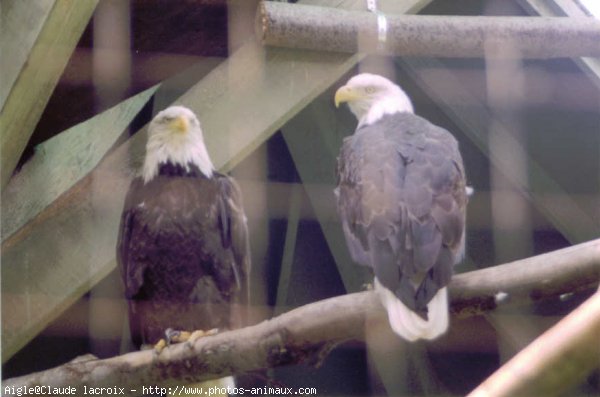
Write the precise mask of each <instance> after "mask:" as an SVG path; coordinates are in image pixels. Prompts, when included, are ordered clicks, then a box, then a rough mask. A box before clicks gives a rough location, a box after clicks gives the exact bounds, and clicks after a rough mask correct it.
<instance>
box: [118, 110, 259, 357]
mask: <svg viewBox="0 0 600 397" xmlns="http://www.w3.org/2000/svg"><path fill="white" fill-rule="evenodd" d="M117 261H118V263H119V266H120V269H121V274H122V279H123V283H124V285H125V296H126V298H127V300H128V302H129V320H130V328H131V336H132V340H133V342H134V344H135V345H136V346H137V347H140V345H142V344H156V343H158V342H159V341H160V340H161V339H162V337H163V335H164V333H165V331H166V330H167V329H169V328H171V329H175V330H196V329H204V330H209V329H214V328H219V329H227V328H236V327H239V326H241V321H242V319H243V317H244V313H243V308H242V305H244V304H246V303H247V298H248V285H247V282H248V277H247V276H248V272H249V269H250V252H249V243H248V232H247V227H246V217H245V215H244V211H243V207H242V196H241V193H240V189H239V187H238V185H237V184H236V182H235V181H234V180H233V179H232V178H230V177H228V176H226V175H222V174H219V173H218V172H216V171H215V169H214V167H213V164H212V162H211V160H210V157H209V156H208V152H207V150H206V146H205V145H204V138H203V135H202V130H201V128H200V122H199V121H198V119H197V118H196V116H195V115H194V113H193V112H192V111H191V110H189V109H187V108H184V107H181V106H173V107H169V108H167V109H165V110H163V111H161V112H160V113H158V114H157V115H156V117H155V118H154V119H153V120H152V122H151V123H150V126H149V128H148V143H147V146H146V157H145V160H144V166H143V172H142V175H141V176H140V177H137V178H135V179H134V180H133V181H132V183H131V185H130V188H129V192H128V193H127V196H126V199H125V205H124V209H123V214H122V217H121V226H120V232H119V238H118V244H117Z"/></svg>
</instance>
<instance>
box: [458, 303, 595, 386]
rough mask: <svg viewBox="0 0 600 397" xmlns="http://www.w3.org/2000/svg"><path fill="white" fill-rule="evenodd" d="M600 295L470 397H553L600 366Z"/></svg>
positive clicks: (523, 352)
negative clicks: (599, 338) (599, 337)
mask: <svg viewBox="0 0 600 397" xmlns="http://www.w3.org/2000/svg"><path fill="white" fill-rule="evenodd" d="M599 335H600V291H599V292H596V293H595V294H594V295H593V296H592V297H590V298H589V299H588V300H587V301H585V302H584V303H583V304H581V305H580V306H579V307H578V308H577V309H575V310H574V311H573V312H571V313H570V314H569V315H568V316H566V317H565V318H563V319H562V320H561V321H560V322H559V323H558V324H556V325H555V326H554V327H552V328H550V329H549V330H548V331H546V332H545V333H544V334H542V336H540V337H539V338H537V339H536V340H534V341H533V342H532V343H531V344H530V345H529V346H527V347H526V348H525V349H523V350H522V351H520V352H519V353H518V354H517V355H516V356H514V357H513V358H512V359H511V360H510V361H508V362H507V363H506V364H505V365H504V366H502V367H501V368H500V369H499V370H497V371H496V372H495V373H494V374H492V376H490V377H489V378H488V379H487V380H486V381H485V382H483V383H482V384H481V385H480V386H479V387H477V388H476V389H475V390H474V391H473V392H472V393H471V394H469V396H468V397H509V396H510V397H513V396H517V397H518V396H554V395H560V394H562V393H563V392H565V391H567V390H568V389H569V388H570V387H572V386H573V385H575V384H578V383H579V382H581V381H582V380H583V379H584V378H585V377H586V376H587V375H588V374H589V373H590V372H591V371H592V370H593V369H594V368H597V367H598V365H599V364H600V361H599V358H600V342H599V341H598V336H599Z"/></svg>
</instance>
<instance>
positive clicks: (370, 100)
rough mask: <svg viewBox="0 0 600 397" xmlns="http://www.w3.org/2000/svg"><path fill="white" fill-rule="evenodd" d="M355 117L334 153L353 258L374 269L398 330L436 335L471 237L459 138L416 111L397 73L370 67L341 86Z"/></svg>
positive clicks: (444, 323) (341, 97) (408, 335)
mask: <svg viewBox="0 0 600 397" xmlns="http://www.w3.org/2000/svg"><path fill="white" fill-rule="evenodd" d="M342 102H347V103H348V105H349V107H350V110H351V111H352V113H353V114H354V115H355V116H356V118H357V119H358V127H357V128H356V131H355V132H354V134H353V135H351V136H349V137H347V138H345V139H344V142H343V145H342V148H341V151H340V154H339V157H338V160H337V180H338V183H337V187H336V189H335V195H336V200H337V209H338V213H339V216H340V219H341V223H342V228H343V230H344V235H345V237H346V243H347V246H348V249H349V251H350V253H351V256H352V258H353V259H354V261H356V262H358V263H360V264H362V265H366V266H369V267H371V268H372V269H373V271H374V275H375V282H374V284H375V290H376V292H377V293H378V295H379V297H380V299H381V302H382V303H383V306H384V307H385V308H386V310H387V313H388V318H389V322H390V325H391V327H392V329H393V330H394V331H395V332H396V334H398V335H400V336H401V337H402V338H404V339H406V340H409V341H415V340H418V339H434V338H436V337H438V336H440V335H441V334H443V333H444V332H445V331H446V329H447V327H448V293H447V288H446V286H447V284H448V283H449V282H450V278H451V277H452V272H453V267H454V265H455V264H456V263H457V262H458V261H460V260H461V259H462V255H463V252H464V244H465V208H466V204H467V194H466V190H465V172H464V167H463V161H462V158H461V155H460V152H459V149H458V143H457V141H456V139H455V138H454V137H453V136H452V135H451V134H450V133H449V132H448V131H446V130H444V129H443V128H440V127H438V126H435V125H433V124H432V123H430V122H429V121H427V120H425V119H424V118H422V117H419V116H417V115H415V114H414V112H413V106H412V103H411V101H410V99H409V98H408V96H407V95H406V94H405V93H404V91H402V89H401V88H400V87H398V86H397V85H395V84H394V83H392V82H391V81H390V80H388V79H386V78H384V77H381V76H378V75H374V74H368V73H363V74H359V75H357V76H355V77H353V78H351V79H350V80H349V81H348V83H347V84H346V85H344V86H342V87H341V88H339V89H338V90H337V92H336V93H335V105H336V106H339V105H340V103H342Z"/></svg>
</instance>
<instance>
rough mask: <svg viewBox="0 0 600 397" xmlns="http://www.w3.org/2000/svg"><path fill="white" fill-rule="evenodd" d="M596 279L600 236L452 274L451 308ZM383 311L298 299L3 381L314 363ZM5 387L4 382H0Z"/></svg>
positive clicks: (357, 301) (183, 378)
mask: <svg viewBox="0 0 600 397" xmlns="http://www.w3.org/2000/svg"><path fill="white" fill-rule="evenodd" d="M599 280H600V239H599V240H594V241H590V242H587V243H583V244H579V245H577V246H573V247H570V248H566V249H562V250H558V251H555V252H552V253H549V254H544V255H540V256H537V257H532V258H528V259H524V260H520V261H516V262H513V263H510V264H506V265H501V266H496V267H494V268H490V269H485V270H478V271H473V272H469V273H465V274H461V275H458V276H456V277H455V278H454V279H453V280H452V282H451V284H450V296H451V302H452V308H451V311H452V313H453V314H454V315H460V316H469V315H474V314H477V313H482V312H484V311H486V310H493V309H494V308H495V307H496V303H495V301H494V299H493V297H494V296H495V295H496V294H497V293H498V292H506V293H507V294H508V295H509V296H511V295H512V296H511V299H509V300H508V304H516V303H524V302H531V300H534V301H536V300H541V299H549V298H552V297H556V296H557V295H560V294H563V293H568V292H574V291H581V290H585V289H590V288H593V287H595V286H597V284H598V281H599ZM367 314H369V315H370V316H372V315H373V314H377V315H379V316H380V317H381V318H382V319H385V312H384V309H383V307H382V306H381V304H380V303H379V300H378V299H377V296H376V295H375V293H374V292H372V291H367V292H360V293H353V294H348V295H343V296H338V297H335V298H330V299H326V300H323V301H320V302H316V303H312V304H309V305H305V306H302V307H300V308H297V309H295V310H292V311H290V312H287V313H284V314H282V315H280V316H278V317H275V318H273V319H271V320H267V321H264V322H262V323H260V324H257V325H254V326H250V327H246V328H243V329H239V330H234V331H229V332H223V333H221V334H218V335H215V336H212V337H207V338H202V339H199V340H197V341H195V342H194V343H193V345H185V344H181V345H175V346H171V347H169V348H167V349H165V350H164V351H163V352H162V353H161V354H160V356H159V357H158V358H157V357H155V356H153V353H152V351H142V352H135V353H129V354H125V355H122V356H118V357H113V358H109V359H104V360H96V359H94V360H87V361H78V362H76V363H67V364H64V365H62V366H60V367H57V368H54V369H50V370H47V371H42V372H38V373H33V374H30V375H26V376H22V377H18V378H12V379H8V380H6V381H4V385H3V387H7V386H8V387H13V386H14V387H20V386H21V387H31V386H35V385H44V386H50V387H66V386H73V387H75V388H77V390H83V386H84V385H87V386H88V387H89V386H94V387H111V386H118V387H123V388H124V391H125V392H126V393H128V394H135V392H132V390H137V391H138V392H139V387H140V385H157V384H160V385H163V386H166V387H168V386H173V385H176V384H183V383H190V382H199V381H203V380H208V379H211V378H218V377H222V376H226V375H229V374H235V373H244V372H248V371H253V370H258V369H263V368H269V367H275V366H281V365H288V364H296V363H301V362H308V363H311V362H312V363H318V362H319V360H321V359H322V358H323V357H324V356H325V355H326V354H327V353H328V352H329V351H330V350H331V349H333V348H334V347H335V346H336V345H337V344H339V343H343V342H345V341H348V340H361V339H363V332H364V331H363V330H364V323H365V317H366V315H367ZM4 390H6V389H4Z"/></svg>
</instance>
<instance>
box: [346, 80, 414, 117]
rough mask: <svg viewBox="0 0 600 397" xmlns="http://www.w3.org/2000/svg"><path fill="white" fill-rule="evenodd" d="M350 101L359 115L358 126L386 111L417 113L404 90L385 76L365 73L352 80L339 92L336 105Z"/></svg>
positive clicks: (353, 111) (350, 105) (349, 103)
mask: <svg viewBox="0 0 600 397" xmlns="http://www.w3.org/2000/svg"><path fill="white" fill-rule="evenodd" d="M342 102H347V103H348V106H349V107H350V110H351V111H352V113H354V115H355V116H356V118H357V119H358V126H359V127H360V126H363V125H369V124H372V123H374V122H376V121H377V120H379V119H380V118H381V117H383V115H385V114H392V113H397V112H409V113H414V110H413V106H412V102H411V101H410V99H409V98H408V96H407V95H406V93H405V92H404V91H402V89H401V88H400V87H398V86H397V85H396V84H394V83H392V82H391V81H390V80H388V79H386V78H385V77H381V76H379V75H376V74H371V73H361V74H359V75H356V76H354V77H352V78H351V79H350V80H348V83H346V85H344V86H342V87H340V88H339V89H338V90H337V91H336V93H335V106H336V107H339V106H340V103H342Z"/></svg>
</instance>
